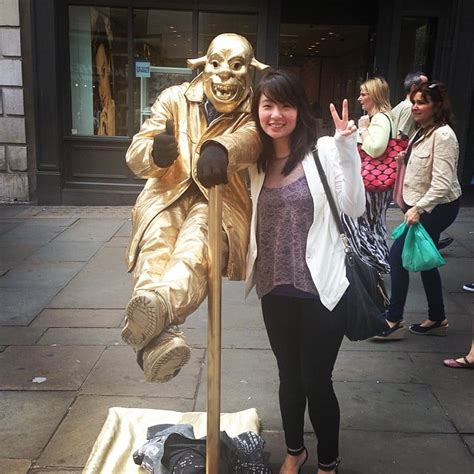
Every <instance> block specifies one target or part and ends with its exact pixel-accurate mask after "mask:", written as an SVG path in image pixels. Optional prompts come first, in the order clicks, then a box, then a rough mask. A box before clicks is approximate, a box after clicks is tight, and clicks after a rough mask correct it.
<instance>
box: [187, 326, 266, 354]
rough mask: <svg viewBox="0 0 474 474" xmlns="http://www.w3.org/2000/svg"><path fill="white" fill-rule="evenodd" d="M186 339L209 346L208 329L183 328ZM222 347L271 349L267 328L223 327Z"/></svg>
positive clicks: (203, 346)
mask: <svg viewBox="0 0 474 474" xmlns="http://www.w3.org/2000/svg"><path fill="white" fill-rule="evenodd" d="M182 330H183V332H184V335H185V337H186V341H187V342H188V344H190V345H191V346H193V347H201V348H203V349H206V348H207V345H208V344H207V329H205V330H202V329H192V328H189V329H188V328H184V327H183V328H182ZM221 347H222V349H255V348H256V349H270V343H269V341H268V337H267V333H266V331H265V329H251V330H249V329H228V328H224V327H223V328H222V340H221Z"/></svg>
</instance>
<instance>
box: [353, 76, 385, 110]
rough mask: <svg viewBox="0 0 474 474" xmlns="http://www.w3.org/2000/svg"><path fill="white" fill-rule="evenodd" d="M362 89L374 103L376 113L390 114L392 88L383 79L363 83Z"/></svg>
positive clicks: (377, 78) (376, 78)
mask: <svg viewBox="0 0 474 474" xmlns="http://www.w3.org/2000/svg"><path fill="white" fill-rule="evenodd" d="M360 88H361V89H362V88H364V89H365V90H366V91H367V93H368V94H369V95H370V97H371V99H372V101H373V102H374V113H377V112H390V110H392V106H391V105H390V88H389V87H388V83H387V81H386V80H385V79H384V78H383V77H372V78H371V79H367V80H366V81H365V82H363V83H362V84H361V86H360Z"/></svg>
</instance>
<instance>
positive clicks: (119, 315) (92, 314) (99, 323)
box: [31, 309, 124, 328]
mask: <svg viewBox="0 0 474 474" xmlns="http://www.w3.org/2000/svg"><path fill="white" fill-rule="evenodd" d="M123 318H124V311H123V310H121V309H45V310H43V311H41V313H40V314H39V315H38V316H37V317H36V318H35V320H34V321H33V322H32V323H31V326H33V327H36V326H38V327H60V328H68V327H75V328H78V327H88V328H92V327H100V328H104V327H105V328H111V327H119V326H120V325H121V323H122V321H123Z"/></svg>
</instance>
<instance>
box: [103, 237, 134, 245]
mask: <svg viewBox="0 0 474 474" xmlns="http://www.w3.org/2000/svg"><path fill="white" fill-rule="evenodd" d="M128 242H129V238H128V237H117V236H116V235H115V236H114V237H112V238H111V239H110V240H109V241H108V242H107V243H106V244H105V246H106V247H123V248H127V247H128Z"/></svg>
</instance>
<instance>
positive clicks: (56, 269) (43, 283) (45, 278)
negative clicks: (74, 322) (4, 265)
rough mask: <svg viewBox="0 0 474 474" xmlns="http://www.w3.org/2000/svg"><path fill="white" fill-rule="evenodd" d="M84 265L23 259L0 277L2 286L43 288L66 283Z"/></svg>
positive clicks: (0, 285)
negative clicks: (33, 261) (36, 261)
mask: <svg viewBox="0 0 474 474" xmlns="http://www.w3.org/2000/svg"><path fill="white" fill-rule="evenodd" d="M83 266H84V263H83V262H44V263H32V262H29V261H25V262H23V263H20V264H19V265H17V266H16V267H15V268H14V269H13V270H10V271H9V272H8V273H7V274H6V275H4V276H3V277H2V278H0V287H3V288H28V289H30V288H45V287H62V286H64V285H66V284H67V283H68V282H69V281H70V280H71V279H72V278H74V276H75V275H76V274H77V273H78V272H79V271H80V270H81V268H82V267H83Z"/></svg>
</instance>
